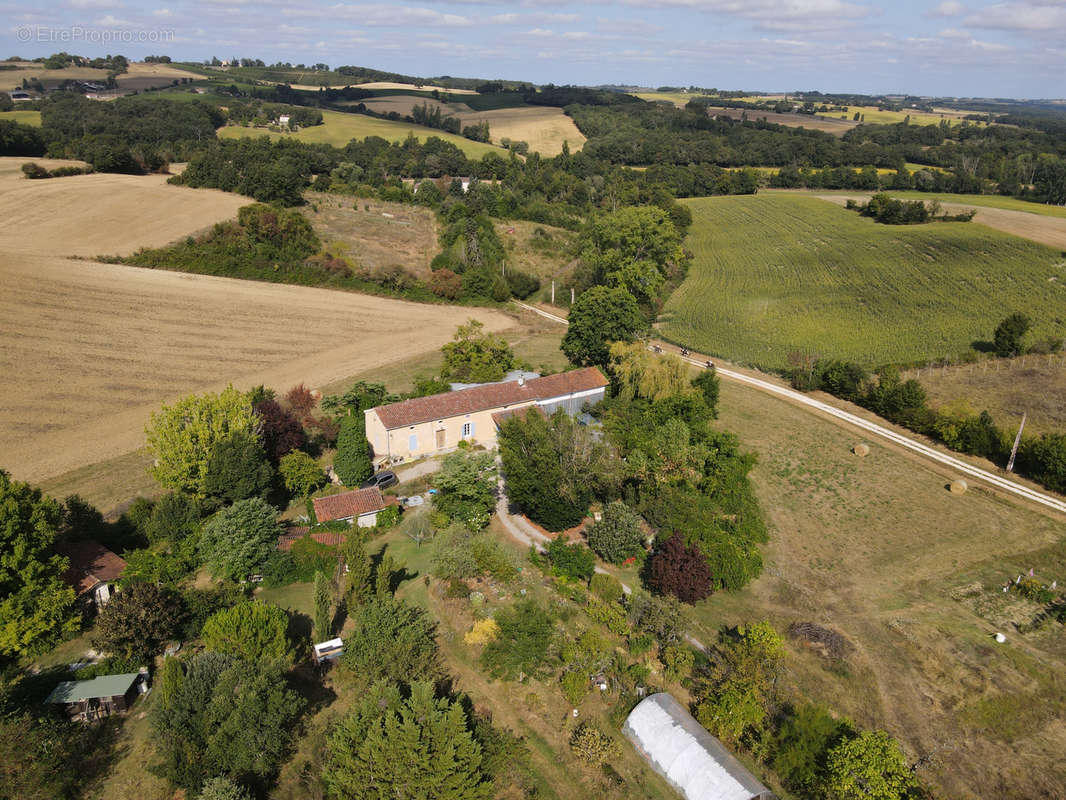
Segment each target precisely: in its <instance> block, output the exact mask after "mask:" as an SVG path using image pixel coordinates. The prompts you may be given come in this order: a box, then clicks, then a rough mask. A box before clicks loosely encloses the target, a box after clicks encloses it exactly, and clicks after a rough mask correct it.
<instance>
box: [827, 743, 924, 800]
mask: <svg viewBox="0 0 1066 800" xmlns="http://www.w3.org/2000/svg"><path fill="white" fill-rule="evenodd" d="M822 793H823V796H824V797H825V798H826V800H905V798H912V797H913V798H916V797H919V796H920V794H919V785H918V779H917V778H916V777H915V775H914V772H913V770H911V768H910V766H909V765H908V764H907V760H906V759H905V758H904V756H903V751H902V750H900V747H899V743H898V742H897V741H896V740H895V739H893V738H892V737H891V736H889V735H888V734H887V733H885V732H884V731H864V732H863V733H860V734H859V735H858V736H856V737H854V738H847V739H845V740H844V741H842V742H840V743H839V744H837V745H836V746H835V747H832V748H830V750H829V752H828V753H826V757H825V780H824V782H823V785H822Z"/></svg>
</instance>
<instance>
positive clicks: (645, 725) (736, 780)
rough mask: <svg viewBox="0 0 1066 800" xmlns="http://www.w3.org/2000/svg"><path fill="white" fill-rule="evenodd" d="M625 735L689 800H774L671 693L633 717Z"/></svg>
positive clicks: (652, 699) (647, 701)
mask: <svg viewBox="0 0 1066 800" xmlns="http://www.w3.org/2000/svg"><path fill="white" fill-rule="evenodd" d="M622 733H624V734H625V735H626V737H627V738H628V739H629V740H630V741H631V742H633V745H634V746H635V747H636V748H637V750H638V751H639V752H640V754H641V755H642V756H644V758H645V759H647V761H648V763H649V764H651V766H652V769H654V770H655V771H656V772H658V773H659V774H660V775H662V776H663V777H664V778H666V780H667V781H668V782H669V783H670V785H671V786H673V787H674V788H675V789H677V790H678V791H679V792H680V793H681V794H682V796H684V797H685V798H687V800H771V799H772V798H774V794H773V793H772V792H771V791H770V790H769V789H767V788H766V787H765V786H763V785H762V784H761V783H760V782H759V780H758V779H757V778H756V777H755V776H754V775H752V774H751V773H750V772H749V771H748V770H747V769H745V768H744V765H743V764H741V763H740V762H739V761H737V759H736V757H735V756H733V755H732V754H731V753H730V752H729V751H728V750H726V749H725V747H723V746H722V743H721V742H719V741H718V740H717V739H715V738H714V737H713V736H711V734H709V733H708V732H707V730H706V729H705V728H704V727H703V726H702V725H700V724H699V723H698V722H697V721H696V720H695V718H694V717H693V716H692V715H691V714H689V713H688V711H686V710H685V709H684V708H683V707H682V706H681V704H680V703H678V702H677V701H676V700H675V699H674V698H673V697H672V696H670V695H669V694H667V693H666V692H659V693H658V694H653V695H650V696H649V697H646V698H644V699H643V700H641V701H640V702H639V703H637V706H636V708H634V709H633V710H632V711H631V712H629V716H628V717H627V718H626V723H625V725H624V726H622Z"/></svg>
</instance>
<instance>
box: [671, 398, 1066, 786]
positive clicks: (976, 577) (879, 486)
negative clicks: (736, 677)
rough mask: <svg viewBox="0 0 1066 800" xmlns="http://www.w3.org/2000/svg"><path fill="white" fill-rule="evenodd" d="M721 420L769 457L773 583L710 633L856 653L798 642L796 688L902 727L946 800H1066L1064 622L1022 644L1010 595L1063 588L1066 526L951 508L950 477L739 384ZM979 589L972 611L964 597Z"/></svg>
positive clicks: (899, 731)
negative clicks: (1023, 577)
mask: <svg viewBox="0 0 1066 800" xmlns="http://www.w3.org/2000/svg"><path fill="white" fill-rule="evenodd" d="M720 424H721V426H722V427H723V428H725V429H727V430H730V431H733V432H735V433H736V434H738V435H739V437H740V440H741V442H742V443H743V444H744V446H745V447H746V448H748V449H751V450H753V451H754V452H755V453H757V454H758V457H759V463H758V464H757V466H756V467H755V470H754V472H753V474H752V480H753V483H754V485H755V488H756V492H757V494H758V496H759V499H760V501H761V504H762V507H763V509H764V511H765V513H766V515H767V519H768V522H769V525H770V543H769V545H767V546H766V548H765V551H764V552H765V558H766V569H765V571H764V574H763V576H762V577H761V578H760V579H759V580H757V581H756V582H755V583H753V584H752V585H751V586H749V587H747V588H746V589H745V590H743V591H741V592H739V593H736V594H722V595H715V596H713V597H711V598H710V599H709V600H707V601H705V602H703V603H701V604H700V605H698V606H697V607H696V608H695V609H694V612H693V613H692V615H691V617H692V619H693V623H694V625H695V628H696V635H697V636H700V638H703V639H704V640H705V641H708V640H713V635H714V632H715V631H716V630H717V629H718V628H719V626H721V625H723V624H729V625H732V624H737V623H742V622H744V621H747V620H752V619H760V618H769V619H771V620H772V621H773V622H774V623H775V624H776V625H777V626H778V627H779V628H780V629H782V630H783V629H785V628H787V626H788V625H789V624H790V623H791V622H797V621H813V622H816V623H818V624H820V625H824V626H827V627H829V628H831V629H833V630H836V631H838V632H840V633H842V634H843V635H844V636H845V637H846V638H847V639H848V640H849V642H850V643H851V645H852V647H853V649H852V650H851V653H850V655H849V656H848V657H847V658H846V660H845V662H844V663H843V664H832V663H828V662H827V661H826V660H825V659H823V658H822V657H821V656H818V655H815V654H814V653H813V652H812V651H809V650H807V649H806V648H803V647H801V646H798V645H795V644H793V645H792V646H790V648H789V655H788V658H787V660H786V675H787V684H788V688H789V690H790V691H793V692H795V693H796V695H798V696H800V697H809V698H811V699H812V700H816V701H819V702H823V703H825V704H827V705H828V706H830V707H831V708H833V709H835V710H836V711H838V712H840V713H843V714H845V715H847V716H849V717H851V718H852V719H854V720H856V721H857V722H859V723H860V724H861V725H863V726H868V727H882V728H885V729H887V730H888V731H890V732H891V733H892V734H893V735H894V736H896V737H898V738H899V739H900V740H901V741H902V742H903V743H904V745H905V747H906V749H907V752H908V755H909V756H910V757H911V759H912V760H916V759H918V758H928V759H929V761H928V763H927V764H925V765H924V766H923V767H922V768H921V770H920V775H921V776H922V778H923V779H925V780H927V781H929V782H930V783H932V784H933V785H934V787H936V788H937V789H938V790H939V792H940V794H941V795H942V796H946V797H957V798H983V797H989V796H996V797H1004V798H1023V797H1058V796H1061V787H1062V786H1063V785H1066V768H1064V765H1063V763H1062V760H1061V758H1060V757H1059V756H1058V753H1060V752H1061V749H1062V747H1063V746H1064V745H1066V725H1064V724H1063V720H1064V719H1066V693H1064V692H1063V691H1062V681H1061V675H1062V674H1063V670H1064V669H1066V639H1064V637H1063V634H1062V630H1061V626H1059V625H1058V623H1050V625H1051V627H1048V628H1044V629H1041V630H1040V631H1037V632H1035V633H1032V634H1021V633H1019V632H1018V631H1017V630H1016V629H1015V628H1014V627H1013V626H1011V625H1010V624H1009V623H1007V622H1005V621H1004V619H1003V618H1002V613H1001V612H1002V609H1001V606H1000V603H1001V598H1002V592H1000V589H999V587H1000V586H1001V585H1002V583H1003V582H1004V581H1005V580H1007V579H1008V578H1013V577H1014V576H1015V575H1016V574H1018V572H1020V571H1028V569H1029V568H1030V567H1034V568H1035V570H1036V572H1037V574H1038V575H1039V576H1041V577H1042V578H1044V579H1045V580H1048V581H1050V580H1052V579H1055V578H1058V579H1059V580H1060V583H1061V581H1062V579H1063V578H1064V577H1066V545H1064V543H1063V542H1064V537H1063V534H1064V533H1066V521H1064V520H1062V519H1061V518H1052V517H1048V516H1045V515H1044V514H1042V513H1038V512H1036V511H1031V510H1029V509H1027V508H1024V507H1020V506H1017V505H1015V504H1014V503H1013V502H1012V501H1008V500H1005V499H1003V498H1001V497H998V496H995V495H993V494H991V493H989V492H987V491H985V490H983V489H982V488H980V487H979V486H978V487H972V488H971V490H970V491H969V492H968V493H967V494H965V495H962V496H955V495H951V494H949V493H948V492H947V491H946V488H945V485H946V483H947V482H948V481H949V480H950V479H951V478H952V477H954V476H952V475H951V474H950V473H949V472H947V471H944V472H941V471H940V469H939V468H933V467H930V466H929V465H927V464H926V462H924V461H922V460H920V459H917V458H914V457H912V456H910V455H908V454H906V453H904V452H901V451H898V450H896V449H894V448H892V447H891V446H886V445H883V444H881V443H880V442H876V441H871V440H868V439H866V440H864V439H862V437H861V436H859V435H858V434H857V432H856V433H853V432H851V431H850V430H849V429H848V428H847V427H846V426H841V425H838V424H835V423H833V422H831V421H829V420H827V419H822V418H819V417H817V416H813V415H811V414H810V413H809V412H807V411H804V410H802V409H800V408H797V407H795V406H791V405H789V404H788V403H787V402H785V401H782V400H779V399H776V398H773V397H769V396H766V395H763V394H761V393H759V392H757V391H755V390H753V389H749V388H746V387H743V386H738V385H735V384H733V383H729V382H724V383H723V384H722V401H721V416H720ZM859 441H866V443H867V444H869V445H870V447H871V453H870V455H869V456H868V457H866V458H865V459H860V458H858V457H857V456H855V455H853V454H852V453H851V452H850V448H851V447H852V446H853V445H855V444H856V443H858V442H859ZM972 584H978V588H977V589H975V590H973V591H974V592H975V594H974V595H973V597H974V598H976V599H973V600H971V599H968V598H963V599H962V600H959V599H955V597H962V595H963V594H964V593H963V592H961V591H960V590H959V587H962V586H969V585H972ZM997 630H1003V631H1004V632H1005V633H1007V635H1008V643H1007V644H1006V645H997V644H996V643H995V642H994V641H992V639H991V634H992V633H994V632H995V631H997ZM1056 676H1058V677H1056ZM1030 703H1037V704H1038V705H1037V707H1036V709H1035V711H1034V712H1033V713H1030V711H1028V710H1026V709H1028V708H1029V704H1030ZM996 709H999V710H1002V712H1003V713H1002V714H1001V715H1000V716H999V717H996V716H995V710H996ZM1008 722H1009V723H1010V724H1009V725H1007V724H1006V723H1008Z"/></svg>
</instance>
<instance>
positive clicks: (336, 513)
mask: <svg viewBox="0 0 1066 800" xmlns="http://www.w3.org/2000/svg"><path fill="white" fill-rule="evenodd" d="M312 502H313V503H314V506H315V516H316V517H317V518H318V521H319V522H333V521H335V520H343V521H344V522H348V523H352V524H355V525H358V526H359V527H360V528H372V527H374V525H375V524H377V521H378V512H379V511H381V510H382V509H384V508H385V507H386V506H390V505H396V503H397V502H398V501H397V500H396V498H395V497H390V498H389V499H388V500H386V499H385V498H384V497H382V495H381V490H380V489H378V488H377V487H376V486H372V487H370V488H369V489H356V490H354V491H351V492H343V493H342V494H331V495H330V496H329V497H316V498H315V499H314V500H313V501H312ZM289 546H290V547H291V546H292V545H289Z"/></svg>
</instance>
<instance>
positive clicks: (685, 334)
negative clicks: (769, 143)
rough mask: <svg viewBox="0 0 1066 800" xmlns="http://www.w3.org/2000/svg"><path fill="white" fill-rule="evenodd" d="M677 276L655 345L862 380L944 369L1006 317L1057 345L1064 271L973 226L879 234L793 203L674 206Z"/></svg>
mask: <svg viewBox="0 0 1066 800" xmlns="http://www.w3.org/2000/svg"><path fill="white" fill-rule="evenodd" d="M684 202H685V204H686V205H687V206H688V207H689V208H690V209H691V210H692V216H693V225H692V228H691V230H690V233H689V237H688V240H687V242H686V245H687V247H688V248H689V249H690V250H691V251H692V252H693V254H694V258H693V261H692V264H691V266H690V268H689V273H688V276H687V277H686V279H685V281H684V282H683V283H682V284H681V286H680V287H679V288H678V289H677V291H676V292H674V294H673V295H672V296H671V297H670V299H669V300H668V301H667V303H666V307H665V308H664V309H663V313H662V315H661V316H660V318H659V323H660V328H661V331H662V333H663V335H664V336H666V337H667V338H669V339H671V340H673V341H675V342H678V343H682V344H684V345H686V346H688V347H690V348H692V349H694V350H697V351H699V352H704V353H708V354H711V355H715V356H719V357H721V358H725V359H729V360H732V361H735V362H737V363H743V364H750V365H753V366H758V367H762V368H764V369H781V368H784V367H786V366H787V364H788V361H789V355H790V354H791V353H794V352H799V353H804V354H809V355H813V356H815V357H818V358H841V359H848V360H852V361H857V362H860V363H862V364H864V365H866V366H869V367H874V366H878V365H881V364H886V363H919V362H925V361H931V360H935V359H939V358H945V357H957V356H958V355H959V354H960V353H963V352H965V351H967V350H969V349H970V348H971V347H972V346H973V345H974V343H975V342H979V341H988V340H990V339H991V338H992V332H993V330H994V329H995V327H996V325H997V324H998V323H999V322H1000V320H1002V319H1003V318H1004V317H1005V316H1007V315H1008V314H1010V313H1011V312H1014V311H1023V312H1025V313H1026V314H1028V315H1029V316H1030V317H1031V318H1032V320H1033V322H1034V325H1033V330H1032V333H1031V334H1030V336H1031V337H1032V338H1034V339H1039V338H1046V337H1050V336H1056V337H1062V336H1063V335H1066V258H1064V256H1063V254H1061V253H1058V252H1056V251H1055V250H1052V249H1051V248H1048V247H1045V246H1043V245H1039V244H1036V243H1034V242H1030V241H1028V240H1026V239H1021V238H1018V237H1015V236H1010V235H1008V234H1004V233H999V232H998V231H993V230H991V229H989V228H986V227H984V226H982V225H978V224H976V223H973V222H966V223H962V222H954V223H944V222H936V223H929V224H925V225H881V224H878V223H875V222H874V221H872V220H870V219H866V218H864V217H860V216H859V215H858V214H857V213H856V212H854V211H848V210H846V209H843V208H840V207H839V206H836V205H833V204H831V203H828V202H826V201H824V200H819V199H817V198H813V197H804V196H801V195H785V194H775V195H754V196H744V197H708V198H697V199H692V200H686V201H684Z"/></svg>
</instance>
